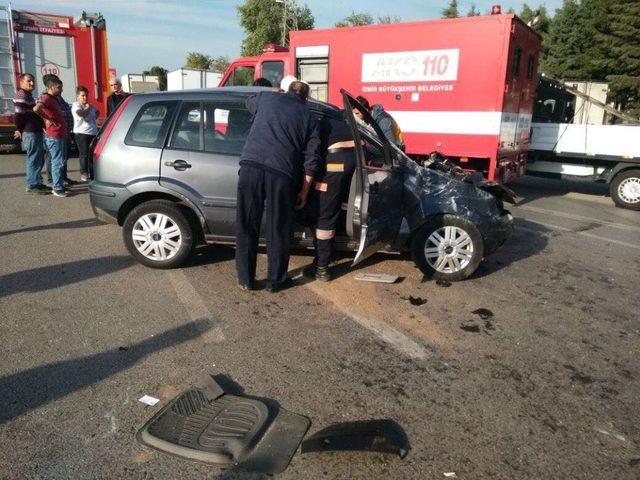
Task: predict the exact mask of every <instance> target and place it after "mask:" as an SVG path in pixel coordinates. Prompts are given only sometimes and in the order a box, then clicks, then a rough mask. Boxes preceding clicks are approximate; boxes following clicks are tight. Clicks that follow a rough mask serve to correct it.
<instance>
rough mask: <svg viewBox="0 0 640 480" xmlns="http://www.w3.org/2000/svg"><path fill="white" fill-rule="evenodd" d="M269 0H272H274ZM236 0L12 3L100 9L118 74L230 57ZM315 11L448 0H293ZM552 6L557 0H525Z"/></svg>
mask: <svg viewBox="0 0 640 480" xmlns="http://www.w3.org/2000/svg"><path fill="white" fill-rule="evenodd" d="M274 1H275V0H274ZM242 3H243V1H242V0H181V1H180V0H46V1H43V0H13V1H12V2H11V4H12V7H13V8H14V9H17V10H29V11H35V12H42V13H60V14H64V15H68V16H74V17H75V16H79V15H80V14H81V13H82V11H83V10H84V11H86V12H87V13H93V12H100V13H102V15H103V16H104V17H105V19H106V21H107V37H108V45H109V60H110V64H111V67H113V68H116V70H117V72H118V75H119V76H120V75H122V74H125V73H141V72H142V71H143V70H146V69H148V68H149V67H151V66H153V65H160V66H162V67H164V68H166V69H168V70H170V71H171V70H174V69H176V68H180V67H182V66H183V65H184V61H185V57H186V54H187V52H200V53H205V54H207V55H211V56H214V57H217V56H219V55H226V56H228V57H229V58H230V59H233V58H235V57H238V56H239V55H240V44H241V42H242V38H243V36H244V32H243V30H242V28H241V27H240V24H239V20H238V14H237V8H236V7H237V6H238V5H240V4H242ZM305 3H306V4H307V5H308V6H309V8H310V9H311V12H312V13H313V16H314V17H315V28H331V27H333V25H334V24H335V23H336V22H338V21H339V20H341V19H343V18H344V17H346V16H347V15H350V14H351V12H352V11H353V12H356V13H370V14H371V15H373V17H374V18H377V17H379V16H382V15H392V16H396V17H399V18H400V19H401V20H404V21H413V20H423V19H429V18H439V17H440V16H441V15H440V12H441V11H442V9H443V8H445V7H446V6H447V5H448V3H449V0H397V1H395V2H390V1H388V0H340V1H336V0H307V1H306V2H305V1H304V0H298V4H299V5H304V4H305ZM497 3H498V4H500V5H502V9H503V11H506V10H507V9H509V7H513V8H514V9H515V11H516V12H519V11H520V9H521V8H522V5H523V4H524V3H526V2H525V1H524V0H504V1H502V2H501V1H500V0H476V1H472V0H458V9H459V11H460V12H461V14H466V12H467V11H468V10H470V9H471V5H472V4H474V5H475V6H476V9H478V10H480V11H481V12H483V13H484V12H488V11H489V10H490V9H491V5H493V4H497ZM529 4H530V5H536V6H537V5H539V4H542V5H545V6H546V7H547V10H548V11H549V13H553V12H555V9H556V8H559V7H560V5H561V4H562V0H546V1H542V2H538V1H535V0H533V1H530V2H529Z"/></svg>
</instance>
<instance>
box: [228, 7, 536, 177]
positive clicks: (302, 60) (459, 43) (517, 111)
mask: <svg viewBox="0 0 640 480" xmlns="http://www.w3.org/2000/svg"><path fill="white" fill-rule="evenodd" d="M540 50H541V39H540V37H539V36H538V34H536V33H535V32H534V31H533V30H532V29H531V28H529V27H528V26H527V25H525V24H524V23H523V22H522V21H521V20H520V19H519V18H518V17H516V16H515V15H513V14H505V15H500V14H498V15H486V16H479V17H467V18H456V19H440V20H426V21H419V22H411V23H395V24H385V25H369V26H364V27H353V28H334V29H327V30H305V31H293V32H291V33H290V46H289V48H285V47H281V46H275V45H267V46H266V47H265V50H264V53H263V54H262V55H260V56H257V57H243V58H239V59H237V60H235V61H234V62H233V63H232V64H231V65H230V67H229V68H228V70H227V71H226V72H225V74H224V75H223V77H222V80H221V82H220V86H229V85H246V84H248V83H250V82H252V81H253V80H254V79H255V78H259V77H265V78H267V79H269V80H271V82H272V83H273V84H274V85H278V83H279V81H280V79H281V78H282V77H283V76H284V75H295V76H296V77H298V78H300V79H302V80H305V81H306V82H308V83H309V84H310V85H311V88H312V92H313V93H312V95H313V96H314V97H315V98H318V99H320V100H324V101H328V102H330V103H333V104H335V105H340V104H341V101H342V100H341V97H340V89H341V88H344V89H345V90H347V91H349V92H350V93H351V94H353V95H363V96H365V97H366V98H367V99H368V100H369V103H370V104H371V105H373V104H376V103H379V104H382V105H383V107H384V108H385V110H386V111H388V112H389V113H390V114H391V115H392V116H393V117H394V118H395V119H396V121H397V122H398V124H399V125H400V128H401V129H402V132H403V135H404V138H405V143H406V150H407V153H409V154H411V155H412V156H421V155H427V154H429V153H430V152H432V151H434V150H437V151H440V152H442V153H443V154H445V155H446V156H448V157H449V158H450V159H452V160H454V161H456V162H457V163H459V165H460V166H461V167H463V168H465V169H469V170H477V171H481V172H483V173H484V174H485V176H486V177H487V178H488V179H489V180H496V181H501V182H507V181H509V180H512V179H514V178H516V177H518V176H520V175H522V174H524V171H525V163H526V154H527V148H528V144H529V131H530V126H531V114H532V111H533V104H534V97H535V89H536V79H537V77H536V74H537V65H538V58H539V54H540Z"/></svg>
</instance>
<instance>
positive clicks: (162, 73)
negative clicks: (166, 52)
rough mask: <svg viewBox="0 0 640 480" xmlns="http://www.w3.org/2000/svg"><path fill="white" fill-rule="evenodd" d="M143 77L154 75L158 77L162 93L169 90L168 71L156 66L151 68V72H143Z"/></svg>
mask: <svg viewBox="0 0 640 480" xmlns="http://www.w3.org/2000/svg"><path fill="white" fill-rule="evenodd" d="M142 74H143V75H154V76H157V77H158V86H159V88H160V90H161V91H165V90H166V89H167V69H166V68H162V67H159V66H158V65H154V66H153V67H151V68H149V70H145V71H144V72H142Z"/></svg>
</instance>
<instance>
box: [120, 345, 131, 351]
mask: <svg viewBox="0 0 640 480" xmlns="http://www.w3.org/2000/svg"><path fill="white" fill-rule="evenodd" d="M118 350H120V351H121V352H126V351H127V350H129V347H126V346H122V347H118Z"/></svg>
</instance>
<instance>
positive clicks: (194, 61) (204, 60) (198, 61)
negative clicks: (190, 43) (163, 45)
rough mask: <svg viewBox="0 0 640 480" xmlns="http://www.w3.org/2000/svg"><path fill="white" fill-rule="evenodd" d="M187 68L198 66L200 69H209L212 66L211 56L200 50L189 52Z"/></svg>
mask: <svg viewBox="0 0 640 480" xmlns="http://www.w3.org/2000/svg"><path fill="white" fill-rule="evenodd" d="M184 66H185V68H197V69H199V70H209V68H210V67H211V57H210V56H209V55H204V54H203V53H198V52H189V53H187V60H186V62H185V64H184Z"/></svg>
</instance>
